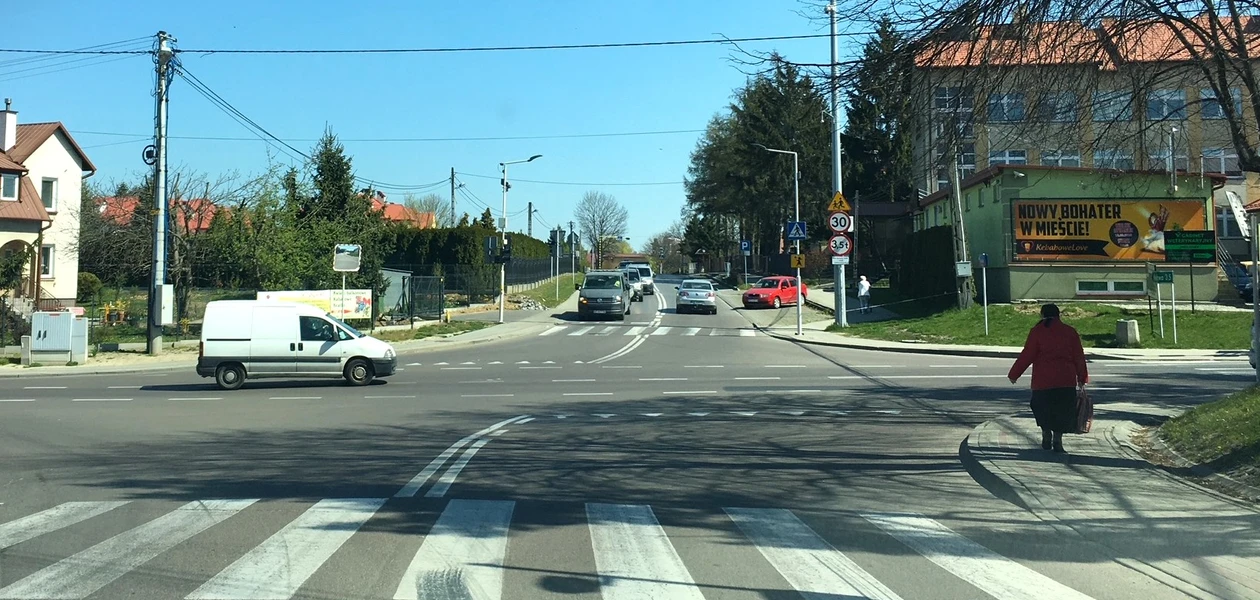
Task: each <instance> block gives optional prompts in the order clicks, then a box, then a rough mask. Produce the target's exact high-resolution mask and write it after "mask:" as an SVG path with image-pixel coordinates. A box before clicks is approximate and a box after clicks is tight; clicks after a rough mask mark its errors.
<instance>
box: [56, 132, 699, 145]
mask: <svg viewBox="0 0 1260 600" xmlns="http://www.w3.org/2000/svg"><path fill="white" fill-rule="evenodd" d="M704 131H705V130H703V129H668V130H661V131H614V132H605V133H567V134H553V135H507V136H479V137H412V138H342V139H341V141H343V142H353V143H407V142H500V141H514V140H558V139H581V138H604V137H630V136H649V135H674V134H684V133H686V134H690V133H704ZM75 133H76V134H83V135H107V136H115V137H151V136H150V135H149V134H140V133H120V132H114V131H76V132H75ZM169 137H170V139H184V140H204V141H219V142H253V141H256V138H249V137H230V136H203V135H185V136H174V135H173V136H169ZM283 139H284V141H286V142H317V141H319V140H318V139H317V138H283Z"/></svg>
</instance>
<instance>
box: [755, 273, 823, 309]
mask: <svg viewBox="0 0 1260 600" xmlns="http://www.w3.org/2000/svg"><path fill="white" fill-rule="evenodd" d="M796 290H797V288H796V278H795V277H762V278H761V279H759V280H757V283H756V284H754V285H753V286H752V287H751V288H749V289H748V291H746V292H744V308H760V307H763V306H773V307H774V308H779V307H780V306H783V305H784V304H795V303H796V302H797V301H798V299H797V292H796ZM800 297H801V298H807V297H809V286H806V285H805V284H801V287H800Z"/></svg>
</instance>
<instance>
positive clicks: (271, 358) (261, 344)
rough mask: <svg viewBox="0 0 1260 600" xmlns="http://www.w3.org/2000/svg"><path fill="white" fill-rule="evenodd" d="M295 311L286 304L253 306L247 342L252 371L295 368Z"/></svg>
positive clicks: (279, 371)
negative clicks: (251, 323)
mask: <svg viewBox="0 0 1260 600" xmlns="http://www.w3.org/2000/svg"><path fill="white" fill-rule="evenodd" d="M297 339H298V320H297V314H296V313H294V312H293V309H292V308H290V307H287V306H255V307H254V320H253V327H252V328H251V336H250V342H249V362H248V363H247V364H246V365H245V370H246V372H248V373H250V374H251V375H283V374H292V373H295V372H296V368H295V367H296V365H297V363H296V360H295V358H296V355H297Z"/></svg>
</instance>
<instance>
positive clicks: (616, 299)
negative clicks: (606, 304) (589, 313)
mask: <svg viewBox="0 0 1260 600" xmlns="http://www.w3.org/2000/svg"><path fill="white" fill-rule="evenodd" d="M613 302H621V296H617V297H616V298H613Z"/></svg>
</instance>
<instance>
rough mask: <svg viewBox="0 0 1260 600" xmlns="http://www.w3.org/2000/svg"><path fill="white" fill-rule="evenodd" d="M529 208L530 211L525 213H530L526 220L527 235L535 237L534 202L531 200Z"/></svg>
mask: <svg viewBox="0 0 1260 600" xmlns="http://www.w3.org/2000/svg"><path fill="white" fill-rule="evenodd" d="M527 208H528V211H529V212H527V213H525V214H526V215H528V216H527V217H526V220H525V223H526V224H525V235H528V236H529V237H534V203H533V202H530V203H529V206H528V207H527Z"/></svg>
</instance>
